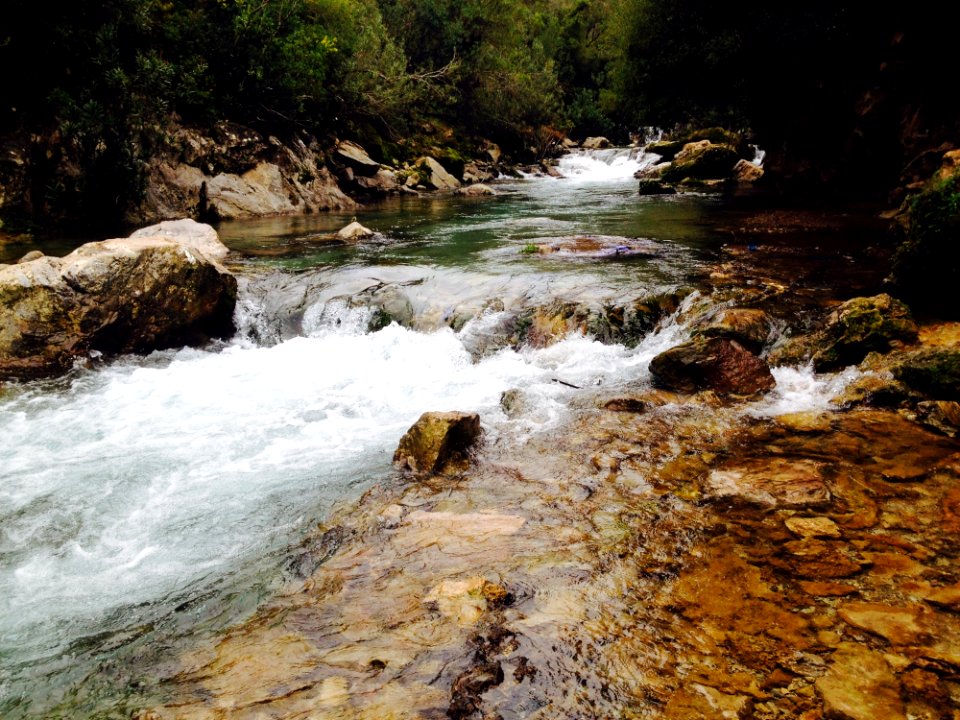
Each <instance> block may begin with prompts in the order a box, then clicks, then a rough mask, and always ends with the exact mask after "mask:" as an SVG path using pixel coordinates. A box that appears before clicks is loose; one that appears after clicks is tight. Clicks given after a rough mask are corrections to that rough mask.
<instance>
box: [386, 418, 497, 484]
mask: <svg viewBox="0 0 960 720" xmlns="http://www.w3.org/2000/svg"><path fill="white" fill-rule="evenodd" d="M479 437H480V416H479V415H477V414H476V413H463V412H426V413H424V414H423V415H421V416H420V419H419V420H417V422H415V423H414V424H413V425H412V426H411V428H410V429H409V430H407V432H406V434H405V435H404V436H403V437H402V438H401V439H400V445H399V447H397V451H396V453H394V455H393V462H394V463H396V464H397V465H399V466H400V467H401V468H406V469H409V470H412V471H413V472H415V473H419V474H454V473H456V472H459V471H462V470H463V469H465V468H466V467H467V465H468V464H469V456H468V452H469V450H470V448H471V447H473V445H474V443H475V442H476V441H477V439H478V438H479Z"/></svg>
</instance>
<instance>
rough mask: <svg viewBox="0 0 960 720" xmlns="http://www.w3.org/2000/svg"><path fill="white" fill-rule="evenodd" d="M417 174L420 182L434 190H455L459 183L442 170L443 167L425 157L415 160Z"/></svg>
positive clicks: (427, 156) (430, 158)
mask: <svg viewBox="0 0 960 720" xmlns="http://www.w3.org/2000/svg"><path fill="white" fill-rule="evenodd" d="M416 165H417V172H418V174H419V175H420V181H421V182H423V183H424V184H426V185H429V186H430V187H432V188H433V189H434V190H456V189H457V188H458V187H460V181H459V180H457V179H456V178H455V177H454V176H453V175H451V174H450V173H448V172H447V171H446V170H444V169H443V165H441V164H440V163H439V162H437V161H436V160H434V159H433V158H432V157H430V156H429V155H426V156H424V157H422V158H420V159H419V160H417V163H416Z"/></svg>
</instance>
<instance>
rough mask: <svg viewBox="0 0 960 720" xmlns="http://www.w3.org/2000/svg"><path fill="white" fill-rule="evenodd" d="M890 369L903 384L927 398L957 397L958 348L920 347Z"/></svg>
mask: <svg viewBox="0 0 960 720" xmlns="http://www.w3.org/2000/svg"><path fill="white" fill-rule="evenodd" d="M892 372H893V376H894V377H895V378H896V379H897V380H899V381H900V382H902V383H903V384H904V385H906V386H907V387H909V388H910V389H912V390H916V391H918V392H922V393H923V394H924V395H927V396H929V397H931V398H934V399H936V400H960V350H948V349H939V348H938V349H928V350H920V351H918V352H915V353H912V354H910V355H909V356H907V358H906V359H904V360H902V361H901V362H899V363H898V364H897V365H895V366H894V367H893V369H892Z"/></svg>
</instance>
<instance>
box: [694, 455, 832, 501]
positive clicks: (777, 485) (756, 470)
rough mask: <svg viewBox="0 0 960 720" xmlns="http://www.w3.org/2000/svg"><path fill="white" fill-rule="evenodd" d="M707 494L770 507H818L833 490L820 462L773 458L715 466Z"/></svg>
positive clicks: (709, 479) (707, 483)
mask: <svg viewBox="0 0 960 720" xmlns="http://www.w3.org/2000/svg"><path fill="white" fill-rule="evenodd" d="M705 489H706V493H705V494H706V496H707V497H709V498H715V499H720V498H732V499H739V500H741V501H745V502H748V503H752V504H757V505H768V506H771V507H794V508H802V507H818V506H821V505H824V504H826V503H828V502H829V501H830V497H831V496H830V491H829V489H828V488H827V485H826V482H825V481H824V479H823V473H822V471H821V467H820V465H819V464H818V463H816V462H813V461H811V460H785V459H781V458H772V459H769V460H762V461H761V460H758V461H756V462H753V463H750V464H745V465H742V466H738V467H733V468H726V469H722V470H714V471H712V472H711V473H710V475H709V476H708V477H707V481H706V488H705Z"/></svg>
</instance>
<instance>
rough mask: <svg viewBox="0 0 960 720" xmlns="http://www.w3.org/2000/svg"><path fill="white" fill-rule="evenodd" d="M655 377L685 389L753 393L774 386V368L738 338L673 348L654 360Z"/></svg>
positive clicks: (704, 340)
mask: <svg viewBox="0 0 960 720" xmlns="http://www.w3.org/2000/svg"><path fill="white" fill-rule="evenodd" d="M650 372H651V373H652V374H653V378H654V381H655V382H656V383H657V384H658V385H660V386H662V387H666V388H669V389H672V390H679V391H681V392H696V391H698V390H714V391H715V392H718V393H722V394H734V395H753V394H756V393H760V392H765V391H767V390H770V389H772V388H773V387H774V385H775V384H776V382H775V381H774V379H773V375H772V374H771V373H770V368H769V367H767V364H766V363H765V362H764V361H763V360H761V359H760V358H759V357H757V356H756V355H754V354H753V353H751V352H750V351H749V350H747V349H746V348H744V347H743V346H742V345H741V344H740V343H738V342H737V341H736V340H729V339H727V338H703V337H698V338H694V339H693V340H691V341H689V342H686V343H683V344H682V345H677V346H676V347H673V348H670V349H669V350H667V351H666V352H662V353H660V354H659V355H657V356H656V357H655V358H654V359H653V360H652V361H651V362H650Z"/></svg>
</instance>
